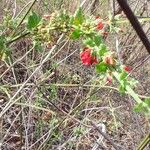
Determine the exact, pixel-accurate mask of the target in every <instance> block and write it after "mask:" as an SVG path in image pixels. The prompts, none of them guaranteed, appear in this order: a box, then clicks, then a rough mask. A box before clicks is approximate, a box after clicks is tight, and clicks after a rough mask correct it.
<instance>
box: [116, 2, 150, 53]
mask: <svg viewBox="0 0 150 150" xmlns="http://www.w3.org/2000/svg"><path fill="white" fill-rule="evenodd" d="M117 1H118V3H119V5H120V7H121V8H122V10H123V11H124V13H125V14H126V16H127V18H128V19H129V21H130V23H131V25H132V26H133V28H134V30H135V31H136V33H137V34H138V36H139V38H140V39H141V41H142V42H143V45H144V46H145V47H146V49H147V51H148V53H149V54H150V42H149V39H148V38H147V36H146V34H145V32H144V30H143V29H142V27H141V25H140V23H139V21H138V19H137V18H136V16H135V15H134V13H133V12H132V10H131V8H130V7H129V5H128V3H127V2H126V0H117Z"/></svg>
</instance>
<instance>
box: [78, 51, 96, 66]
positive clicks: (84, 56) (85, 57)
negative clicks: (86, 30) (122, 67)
mask: <svg viewBox="0 0 150 150" xmlns="http://www.w3.org/2000/svg"><path fill="white" fill-rule="evenodd" d="M80 58H81V61H82V63H83V64H84V65H92V64H97V63H98V61H97V58H96V56H92V54H91V49H89V48H84V51H83V52H81V53H80Z"/></svg>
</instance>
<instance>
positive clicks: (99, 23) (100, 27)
mask: <svg viewBox="0 0 150 150" xmlns="http://www.w3.org/2000/svg"><path fill="white" fill-rule="evenodd" d="M103 27H104V25H103V23H102V21H99V22H98V24H97V27H96V28H97V29H98V30H102V29H103Z"/></svg>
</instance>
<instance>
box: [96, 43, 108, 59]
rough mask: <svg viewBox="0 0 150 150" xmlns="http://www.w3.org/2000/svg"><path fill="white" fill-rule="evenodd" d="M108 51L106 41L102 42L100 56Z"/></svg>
mask: <svg viewBox="0 0 150 150" xmlns="http://www.w3.org/2000/svg"><path fill="white" fill-rule="evenodd" d="M106 52H107V46H106V45H105V44H104V43H101V44H100V46H99V50H98V55H99V56H104V54H105V53H106Z"/></svg>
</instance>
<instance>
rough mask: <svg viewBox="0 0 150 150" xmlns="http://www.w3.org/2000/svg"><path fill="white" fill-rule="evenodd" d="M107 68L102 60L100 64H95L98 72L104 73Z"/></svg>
mask: <svg viewBox="0 0 150 150" xmlns="http://www.w3.org/2000/svg"><path fill="white" fill-rule="evenodd" d="M107 69H108V65H107V64H105V63H104V62H101V63H100V64H97V65H96V71H97V72H98V73H105V72H106V71H107Z"/></svg>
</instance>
